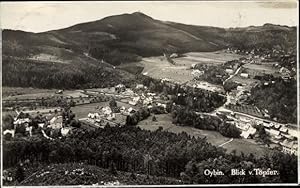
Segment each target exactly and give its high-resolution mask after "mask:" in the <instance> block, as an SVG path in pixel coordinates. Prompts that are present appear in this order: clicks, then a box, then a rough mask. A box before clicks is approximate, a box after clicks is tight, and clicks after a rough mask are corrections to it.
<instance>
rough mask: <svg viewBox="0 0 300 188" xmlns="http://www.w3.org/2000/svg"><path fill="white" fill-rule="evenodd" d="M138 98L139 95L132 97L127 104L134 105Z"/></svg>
mask: <svg viewBox="0 0 300 188" xmlns="http://www.w3.org/2000/svg"><path fill="white" fill-rule="evenodd" d="M139 100H140V97H133V98H132V101H129V104H131V105H133V106H135V105H136V104H137V103H138V101H139Z"/></svg>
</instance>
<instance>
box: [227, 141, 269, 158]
mask: <svg viewBox="0 0 300 188" xmlns="http://www.w3.org/2000/svg"><path fill="white" fill-rule="evenodd" d="M223 148H225V149H227V152H232V151H233V150H235V151H236V152H237V154H241V152H243V153H244V154H250V153H252V154H254V156H258V157H262V156H264V154H266V153H268V152H270V149H268V148H267V147H265V146H261V145H259V144H257V143H255V142H254V141H253V140H251V141H250V140H249V139H248V140H247V139H233V141H232V142H230V143H228V144H225V145H224V146H223Z"/></svg>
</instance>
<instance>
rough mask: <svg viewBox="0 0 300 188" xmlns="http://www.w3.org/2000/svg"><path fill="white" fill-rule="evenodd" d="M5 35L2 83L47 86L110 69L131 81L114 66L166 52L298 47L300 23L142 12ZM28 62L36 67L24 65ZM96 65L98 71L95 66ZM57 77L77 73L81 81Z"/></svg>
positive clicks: (96, 79) (99, 76) (91, 80)
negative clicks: (185, 18) (199, 22)
mask: <svg viewBox="0 0 300 188" xmlns="http://www.w3.org/2000/svg"><path fill="white" fill-rule="evenodd" d="M2 36H3V57H4V58H3V72H7V74H4V75H3V85H5V86H16V85H25V86H32V87H48V88H49V87H53V86H56V87H57V88H76V87H77V86H81V87H87V86H88V85H89V84H91V85H93V84H95V85H96V86H100V85H101V84H102V82H105V81H106V80H105V79H103V78H104V77H106V75H110V74H111V72H114V73H116V75H118V76H115V77H114V78H110V76H108V78H109V79H110V81H115V82H118V81H119V80H117V77H119V78H120V79H121V80H122V79H125V80H127V79H128V77H130V75H128V73H124V72H125V71H122V70H118V71H115V68H116V67H114V66H117V65H121V64H126V63H130V62H134V61H139V60H140V59H141V58H142V57H148V56H158V55H163V54H164V53H179V54H180V53H185V52H192V51H195V52H196V51H198V52H210V51H216V50H221V49H225V48H228V47H232V48H237V49H240V50H251V49H253V48H255V49H272V48H273V47H274V46H275V47H276V48H277V49H280V50H283V51H289V50H290V49H296V40H295V38H296V27H287V26H279V25H272V24H265V25H263V26H250V27H245V28H230V29H224V28H217V27H206V26H193V25H185V24H180V23H174V22H164V21H160V20H156V19H153V18H151V17H149V16H147V15H145V14H143V13H140V12H136V13H132V14H122V15H116V16H110V17H106V18H104V19H101V20H98V21H94V22H88V23H83V24H78V25H74V26H72V27H69V28H65V29H60V30H55V31H48V32H43V33H30V32H23V31H13V30H3V31H2ZM28 64H29V65H32V66H31V69H30V70H28V69H24V66H27V65H28ZM91 64H92V65H93V67H94V68H95V70H98V71H97V73H95V71H94V70H93V68H90V65H91ZM112 65H113V66H112ZM54 66H55V67H56V66H57V68H55V67H54ZM70 67H71V68H70ZM29 72H30V74H29ZM41 72H42V73H48V72H49V73H51V72H54V73H55V74H57V75H56V76H50V75H49V76H48V74H46V76H45V78H44V80H43V82H44V83H40V82H41V81H40V75H41ZM10 73H14V74H15V75H14V76H11V74H10ZM83 75H89V76H88V78H86V77H85V76H84V77H83ZM31 77H33V78H34V77H35V78H36V79H33V78H31ZM53 77H62V79H63V80H68V79H69V78H71V79H72V78H74V82H77V83H69V82H62V81H61V80H62V79H61V80H58V79H56V78H53ZM82 77H83V78H82ZM115 79H116V80H115ZM46 83H47V84H46ZM67 83H68V84H67ZM103 85H106V84H103Z"/></svg>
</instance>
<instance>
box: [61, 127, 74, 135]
mask: <svg viewBox="0 0 300 188" xmlns="http://www.w3.org/2000/svg"><path fill="white" fill-rule="evenodd" d="M71 130H72V128H71V127H64V128H61V129H60V133H61V135H62V136H67V134H68V133H69V132H70V131H71Z"/></svg>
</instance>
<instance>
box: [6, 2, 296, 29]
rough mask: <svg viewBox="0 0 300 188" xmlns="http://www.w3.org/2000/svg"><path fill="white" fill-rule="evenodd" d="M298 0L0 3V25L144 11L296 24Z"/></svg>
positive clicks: (208, 20)
mask: <svg viewBox="0 0 300 188" xmlns="http://www.w3.org/2000/svg"><path fill="white" fill-rule="evenodd" d="M297 6H298V5H297V1H296V0H285V1H281V2H279V1H276V2H274V0H273V2H270V0H268V1H264V2H262V1H260V2H254V1H247V2H245V1H243V2H234V1H227V2H224V1H223V2H221V1H206V2H200V1H192V2H187V1H185V2H184V1H176V2H170V1H169V2H163V1H160V2H151V1H145V2H134V1H131V2H122V1H118V2H112V1H106V2H1V7H0V13H1V28H2V29H14V30H23V31H30V32H44V31H49V30H55V29H61V28H66V27H69V26H72V25H75V24H78V23H84V22H88V21H94V20H99V19H102V18H104V17H107V16H111V15H118V14H124V13H133V12H137V11H140V12H143V13H144V14H147V15H148V16H151V17H153V18H154V19H159V20H163V21H173V22H180V23H185V24H192V25H203V26H216V27H225V28H229V27H247V26H250V25H254V26H259V25H263V24H265V23H273V24H280V25H288V26H296V25H297V23H298V15H297V14H298V13H297Z"/></svg>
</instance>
